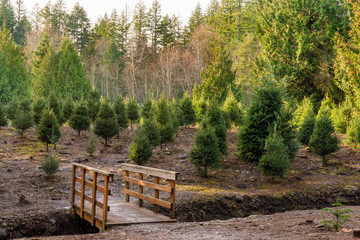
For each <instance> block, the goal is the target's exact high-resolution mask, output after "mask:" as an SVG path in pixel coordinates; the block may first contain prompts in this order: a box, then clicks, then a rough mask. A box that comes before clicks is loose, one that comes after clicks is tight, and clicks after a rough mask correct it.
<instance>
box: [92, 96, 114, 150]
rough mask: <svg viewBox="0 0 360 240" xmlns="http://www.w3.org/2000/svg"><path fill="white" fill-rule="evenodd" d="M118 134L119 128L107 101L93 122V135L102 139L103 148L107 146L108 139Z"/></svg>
mask: <svg viewBox="0 0 360 240" xmlns="http://www.w3.org/2000/svg"><path fill="white" fill-rule="evenodd" d="M118 132H119V126H118V123H117V121H116V117H115V113H114V110H113V109H112V108H111V106H110V104H109V103H108V101H107V100H105V101H104V102H103V103H102V104H101V106H100V111H99V113H98V116H97V117H96V120H95V125H94V133H95V134H96V135H98V136H99V137H102V138H104V140H105V146H108V139H109V138H112V137H114V136H116V134H117V133H118Z"/></svg>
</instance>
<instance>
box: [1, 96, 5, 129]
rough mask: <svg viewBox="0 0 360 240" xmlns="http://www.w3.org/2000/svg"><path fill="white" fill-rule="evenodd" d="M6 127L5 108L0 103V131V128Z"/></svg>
mask: <svg viewBox="0 0 360 240" xmlns="http://www.w3.org/2000/svg"><path fill="white" fill-rule="evenodd" d="M6 126H7V119H6V116H5V108H4V105H3V104H2V103H1V102H0V129H1V127H6Z"/></svg>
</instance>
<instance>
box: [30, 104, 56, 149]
mask: <svg viewBox="0 0 360 240" xmlns="http://www.w3.org/2000/svg"><path fill="white" fill-rule="evenodd" d="M36 135H37V137H38V139H39V141H40V142H43V143H45V144H46V152H47V151H48V150H49V144H54V148H55V144H56V142H57V141H58V140H59V138H60V137H61V132H60V127H59V124H58V121H57V118H56V115H55V114H54V112H53V111H52V110H51V109H49V108H48V109H46V110H45V112H44V114H43V116H42V118H41V120H40V123H39V125H38V126H37V129H36Z"/></svg>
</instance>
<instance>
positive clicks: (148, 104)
mask: <svg viewBox="0 0 360 240" xmlns="http://www.w3.org/2000/svg"><path fill="white" fill-rule="evenodd" d="M152 115H153V99H152V96H151V95H147V96H146V99H145V102H144V103H143V106H142V108H141V112H140V116H141V117H143V118H152Z"/></svg>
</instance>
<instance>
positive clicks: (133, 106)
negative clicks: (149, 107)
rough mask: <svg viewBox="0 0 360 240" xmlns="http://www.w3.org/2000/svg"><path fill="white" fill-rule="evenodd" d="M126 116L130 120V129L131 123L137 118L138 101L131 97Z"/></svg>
mask: <svg viewBox="0 0 360 240" xmlns="http://www.w3.org/2000/svg"><path fill="white" fill-rule="evenodd" d="M127 113H128V118H129V120H130V127H131V129H132V125H133V123H134V122H135V121H136V120H138V119H139V109H138V103H137V102H136V99H135V98H132V99H131V100H130V101H129V103H128V105H127Z"/></svg>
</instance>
